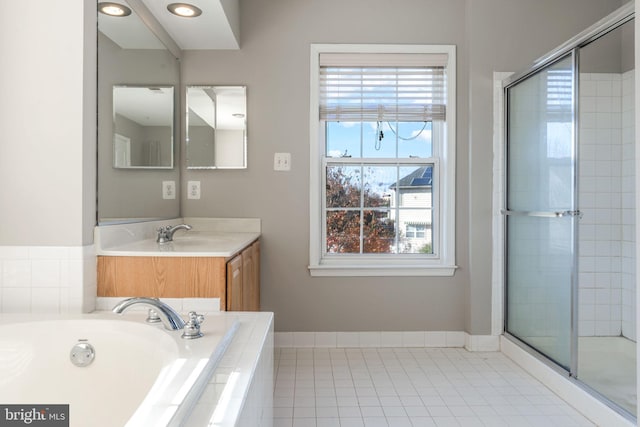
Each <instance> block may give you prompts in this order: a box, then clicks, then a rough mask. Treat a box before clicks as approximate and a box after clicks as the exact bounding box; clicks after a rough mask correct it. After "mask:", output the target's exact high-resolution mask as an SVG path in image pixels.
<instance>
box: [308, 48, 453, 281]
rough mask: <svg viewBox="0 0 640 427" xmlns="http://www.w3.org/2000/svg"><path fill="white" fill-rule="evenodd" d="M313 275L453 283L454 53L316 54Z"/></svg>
mask: <svg viewBox="0 0 640 427" xmlns="http://www.w3.org/2000/svg"><path fill="white" fill-rule="evenodd" d="M310 99H311V119H310V129H311V134H310V141H311V159H310V160H311V163H310V185H311V188H310V196H311V197H310V208H311V218H310V220H311V225H310V227H311V228H310V242H311V246H310V264H309V268H310V272H311V274H312V275H318V276H370V275H376V276H378V275H388V276H402V275H407V276H408V275H412V276H415V275H437V276H443V275H452V274H453V272H454V270H455V259H454V254H455V248H454V243H455V235H454V230H455V224H454V218H455V214H454V208H455V182H454V179H455V47H454V46H416V45H407V46H403V45H315V44H314V45H312V46H311V96H310Z"/></svg>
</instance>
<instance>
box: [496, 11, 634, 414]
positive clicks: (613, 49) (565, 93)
mask: <svg viewBox="0 0 640 427" xmlns="http://www.w3.org/2000/svg"><path fill="white" fill-rule="evenodd" d="M633 19H634V14H633V6H631V7H629V6H627V7H623V8H621V9H620V10H619V11H618V12H616V13H614V14H612V15H610V16H609V17H607V18H606V19H604V20H603V21H600V22H599V23H597V24H595V25H594V26H593V27H592V28H590V29H588V30H586V31H585V32H583V33H581V34H579V35H578V36H576V37H575V38H573V39H571V40H570V41H568V42H567V43H565V44H564V45H563V46H561V47H560V48H558V49H557V50H556V51H554V52H552V53H551V54H549V55H547V56H546V57H545V58H542V59H541V60H539V61H538V62H537V63H536V64H535V65H534V66H533V67H532V68H531V69H529V70H527V71H526V72H524V73H521V74H518V75H516V76H514V77H512V78H510V79H509V80H508V81H506V84H505V92H504V95H505V106H506V117H505V124H506V132H505V140H506V150H505V152H506V179H505V181H506V187H505V195H506V197H505V199H506V200H505V201H504V210H503V215H504V224H505V265H504V267H505V272H504V278H505V291H506V292H505V334H506V335H507V336H509V337H510V338H511V339H514V340H516V341H517V342H518V343H520V344H521V345H522V346H523V347H525V348H526V349H528V350H529V351H531V352H532V353H534V354H536V355H537V356H539V357H540V358H542V359H544V360H546V361H548V362H549V363H550V364H552V366H555V367H556V368H557V369H558V370H560V371H562V372H565V373H566V374H567V375H568V376H570V377H571V378H573V379H575V380H577V382H578V384H579V385H580V386H582V387H584V388H586V389H588V390H589V391H590V392H592V393H593V394H595V395H597V396H598V397H600V398H601V399H602V400H603V401H605V403H607V404H608V405H609V406H611V407H613V408H614V409H616V410H618V411H619V412H621V413H623V414H624V415H626V416H628V417H630V418H633V417H635V416H636V381H635V378H636V373H635V366H636V362H635V348H636V343H635V341H636V333H635V274H636V273H635V237H634V236H635V198H634V195H635V188H634V185H635V184H634V183H635V161H634V159H635V131H634V128H633V124H634V100H633V94H634V84H635V75H634V70H633V64H634V58H633V50H634V47H633V39H634V35H633V25H634V24H633Z"/></svg>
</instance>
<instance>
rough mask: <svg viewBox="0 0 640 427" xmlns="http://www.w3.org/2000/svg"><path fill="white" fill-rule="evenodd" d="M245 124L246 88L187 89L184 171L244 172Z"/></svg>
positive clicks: (198, 87) (245, 151) (245, 155)
mask: <svg viewBox="0 0 640 427" xmlns="http://www.w3.org/2000/svg"><path fill="white" fill-rule="evenodd" d="M246 124H247V88H246V86H187V132H186V142H187V169H245V168H246V167H247V125H246Z"/></svg>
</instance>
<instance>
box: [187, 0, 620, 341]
mask: <svg viewBox="0 0 640 427" xmlns="http://www.w3.org/2000/svg"><path fill="white" fill-rule="evenodd" d="M620 4H621V2H620V1H619V0H609V1H603V0H561V1H558V0H529V1H525V0H517V1H515V0H466V1H465V0H451V1H438V0H403V1H397V2H390V1H388V0H349V1H343V0H324V1H319V0H317V1H312V0H309V1H300V0H273V1H268V2H265V1H262V0H244V1H243V3H242V13H241V22H242V46H241V50H239V51H188V52H185V54H184V56H183V64H182V65H183V67H182V71H183V82H184V83H185V84H215V85H219V84H246V85H247V86H248V103H249V104H248V117H250V119H249V121H248V126H249V128H248V135H249V143H248V150H249V152H248V164H249V167H248V169H247V170H243V171H207V172H204V171H187V172H186V173H185V174H184V178H185V181H186V180H187V179H190V180H191V179H196V180H200V181H201V182H202V199H201V200H183V209H182V210H183V212H182V213H183V215H184V216H219V217H259V218H262V227H263V238H262V245H263V246H262V252H261V256H262V290H261V292H262V294H261V296H262V308H263V309H264V310H271V311H274V312H275V319H276V329H277V330H278V331H365V330H386V331H393V330H466V331H468V332H470V333H474V334H488V333H490V326H491V325H490V321H491V305H490V302H491V196H492V189H491V184H492V126H493V122H492V120H493V116H492V84H493V81H492V79H493V72H494V71H519V70H520V69H522V68H524V67H526V66H527V65H528V64H530V63H531V62H532V61H533V60H534V59H536V58H537V57H538V56H540V55H542V54H544V53H546V52H547V51H549V50H551V49H553V48H554V47H556V46H557V45H559V44H560V43H562V42H563V41H565V40H567V39H569V38H570V37H571V36H573V35H575V34H577V33H578V32H579V31H581V30H583V29H584V28H586V27H587V26H589V25H591V24H592V23H594V22H595V21H597V20H598V19H600V18H602V17H603V16H605V15H606V14H607V13H609V12H611V11H613V10H615V9H616V8H617V7H619V6H620ZM310 43H426V44H455V45H456V46H457V48H458V81H457V89H458V105H457V107H458V124H457V133H458V141H457V150H458V156H457V171H458V172H457V200H456V204H457V217H456V220H457V224H456V226H457V230H456V233H457V242H456V250H457V254H456V261H457V264H458V265H459V266H460V268H459V269H458V271H457V272H456V274H455V276H454V277H451V278H430V277H414V278H317V277H316V278H312V277H310V276H309V273H308V271H307V264H308V261H309V260H308V252H309V251H308V247H309V237H308V236H309V220H308V218H309V207H308V206H309V197H308V193H309V190H308V186H309V173H308V168H309V141H308V138H309V137H308V135H309V124H308V123H309V44H310ZM275 152H290V153H291V154H292V170H291V172H288V173H283V172H274V171H273V154H274V153H275Z"/></svg>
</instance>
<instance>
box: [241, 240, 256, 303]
mask: <svg viewBox="0 0 640 427" xmlns="http://www.w3.org/2000/svg"><path fill="white" fill-rule="evenodd" d="M242 281H243V285H242V304H243V310H245V311H259V310H260V247H259V246H258V242H255V243H254V244H253V245H251V246H249V247H248V248H246V249H245V250H244V251H242Z"/></svg>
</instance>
